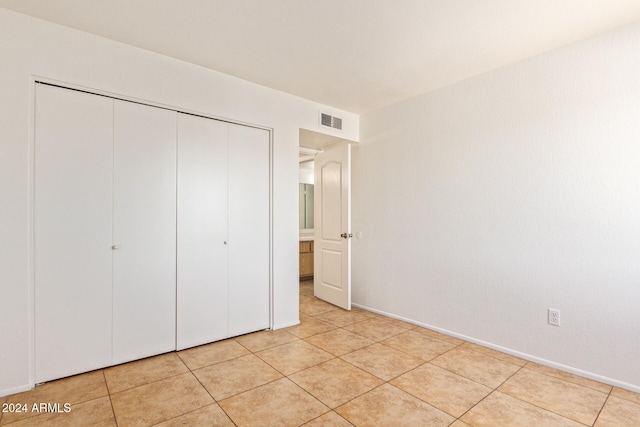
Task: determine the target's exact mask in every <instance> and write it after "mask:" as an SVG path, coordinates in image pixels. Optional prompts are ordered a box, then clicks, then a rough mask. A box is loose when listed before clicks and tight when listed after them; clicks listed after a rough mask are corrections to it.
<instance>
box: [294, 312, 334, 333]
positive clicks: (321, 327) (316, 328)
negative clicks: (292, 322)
mask: <svg viewBox="0 0 640 427" xmlns="http://www.w3.org/2000/svg"><path fill="white" fill-rule="evenodd" d="M336 328H337V326H335V325H332V324H331V323H328V322H323V321H322V320H318V319H316V318H315V317H311V316H308V315H306V314H303V315H301V316H300V324H299V325H296V326H290V327H288V328H286V329H285V330H286V331H287V332H289V333H291V334H293V335H295V336H297V337H298V338H307V337H310V336H312V335H318V334H321V333H323V332H327V331H331V330H334V329H336Z"/></svg>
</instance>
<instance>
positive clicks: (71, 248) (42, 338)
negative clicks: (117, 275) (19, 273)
mask: <svg viewBox="0 0 640 427" xmlns="http://www.w3.org/2000/svg"><path fill="white" fill-rule="evenodd" d="M35 105H36V108H35V118H36V125H35V152H34V156H35V164H34V176H35V182H34V243H35V246H34V249H35V274H34V278H35V362H36V363H35V381H36V383H40V382H44V381H48V380H51V379H54V378H61V377H65V376H69V375H72V374H76V373H78V372H84V371H90V370H93V369H97V368H101V367H104V366H108V365H110V364H111V320H112V317H111V281H112V276H111V222H112V202H113V201H112V194H113V160H112V159H113V151H112V147H113V146H112V141H113V100H111V99H109V98H105V97H100V96H94V95H89V94H86V93H82V92H77V91H71V90H65V89H61V88H57V87H53V86H46V85H41V84H38V85H36V104H35Z"/></svg>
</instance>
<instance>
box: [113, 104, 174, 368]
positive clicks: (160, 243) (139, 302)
mask: <svg viewBox="0 0 640 427" xmlns="http://www.w3.org/2000/svg"><path fill="white" fill-rule="evenodd" d="M176 115H177V113H176V112H175V111H169V110H164V109H160V108H154V107H149V106H146V105H140V104H136V103H132V102H126V101H119V100H116V101H114V205H113V212H114V218H113V244H114V245H116V246H118V249H117V250H114V251H113V275H114V277H113V279H114V280H113V363H114V364H117V363H122V362H126V361H130V360H134V359H139V358H142V357H146V356H151V355H154V354H159V353H163V352H167V351H171V350H175V348H176V347H175V344H176V342H175V337H176V332H175V325H176V319H175V313H176V267H175V265H176V120H177V117H176Z"/></svg>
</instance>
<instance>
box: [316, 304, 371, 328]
mask: <svg viewBox="0 0 640 427" xmlns="http://www.w3.org/2000/svg"><path fill="white" fill-rule="evenodd" d="M315 317H316V318H317V319H320V320H323V321H325V322H329V323H331V324H333V325H336V326H339V327H341V328H342V327H344V326H347V325H352V324H354V323H357V322H364V321H365V320H369V319H371V315H370V314H369V313H367V312H366V311H364V310H351V311H348V310H342V309H334V310H331V311H327V312H324V313H321V314H318V315H316V316H315Z"/></svg>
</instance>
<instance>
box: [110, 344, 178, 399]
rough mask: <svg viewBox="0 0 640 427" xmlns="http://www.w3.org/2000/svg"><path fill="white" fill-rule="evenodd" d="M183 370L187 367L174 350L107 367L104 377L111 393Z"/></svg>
mask: <svg viewBox="0 0 640 427" xmlns="http://www.w3.org/2000/svg"><path fill="white" fill-rule="evenodd" d="M185 372H189V369H188V368H187V367H186V365H185V364H184V363H183V362H182V360H180V358H179V357H178V355H177V354H176V353H175V352H174V353H167V354H162V355H160V356H155V357H149V358H147V359H142V360H136V361H135V362H129V363H124V364H122V365H118V366H114V367H112V368H107V369H105V370H104V377H105V379H106V380H107V387H108V388H109V392H110V393H112V394H113V393H118V392H120V391H123V390H128V389H130V388H134V387H138V386H141V385H144V384H149V383H151V382H154V381H158V380H161V379H164V378H169V377H173V376H175V375H179V374H184V373H185Z"/></svg>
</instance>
